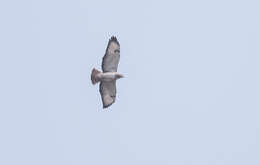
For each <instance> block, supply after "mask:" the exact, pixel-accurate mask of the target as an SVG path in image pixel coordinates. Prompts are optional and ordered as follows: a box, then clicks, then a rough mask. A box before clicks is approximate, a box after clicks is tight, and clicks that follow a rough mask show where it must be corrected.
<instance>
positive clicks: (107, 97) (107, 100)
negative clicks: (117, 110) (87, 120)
mask: <svg viewBox="0 0 260 165" xmlns="http://www.w3.org/2000/svg"><path fill="white" fill-rule="evenodd" d="M99 92H100V95H101V98H102V103H103V108H107V107H109V106H110V105H112V104H113V103H114V102H115V100H116V81H115V80H114V81H110V82H106V81H103V82H100V86H99Z"/></svg>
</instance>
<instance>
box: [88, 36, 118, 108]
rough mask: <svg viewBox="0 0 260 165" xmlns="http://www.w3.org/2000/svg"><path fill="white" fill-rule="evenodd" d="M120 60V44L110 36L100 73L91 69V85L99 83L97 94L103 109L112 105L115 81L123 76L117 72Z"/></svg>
mask: <svg viewBox="0 0 260 165" xmlns="http://www.w3.org/2000/svg"><path fill="white" fill-rule="evenodd" d="M119 59H120V44H119V42H118V41H117V39H116V37H114V36H112V37H111V38H110V40H109V41H108V45H107V49H106V53H105V55H104V57H103V61H102V71H103V72H100V71H98V70H97V69H95V68H93V69H92V72H91V81H92V84H93V85H95V84H96V83H98V82H100V85H99V92H100V94H101V98H102V103H103V108H107V107H109V106H110V105H112V104H113V103H114V102H115V100H116V80H117V79H119V78H122V77H123V75H122V74H120V73H118V72H117V66H118V63H119Z"/></svg>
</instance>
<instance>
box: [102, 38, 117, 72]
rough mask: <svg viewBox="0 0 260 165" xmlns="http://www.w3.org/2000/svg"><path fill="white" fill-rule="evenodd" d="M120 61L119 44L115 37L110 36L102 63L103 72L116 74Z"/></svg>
mask: <svg viewBox="0 0 260 165" xmlns="http://www.w3.org/2000/svg"><path fill="white" fill-rule="evenodd" d="M119 59H120V44H119V42H118V41H117V39H116V37H114V36H112V37H111V38H110V40H109V41H108V45H107V49H106V54H105V55H104V57H103V61H102V70H103V72H116V71H117V66H118V63H119Z"/></svg>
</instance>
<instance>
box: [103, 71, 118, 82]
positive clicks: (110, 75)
mask: <svg viewBox="0 0 260 165" xmlns="http://www.w3.org/2000/svg"><path fill="white" fill-rule="evenodd" d="M100 80H101V81H114V80H116V72H106V73H101V74H100Z"/></svg>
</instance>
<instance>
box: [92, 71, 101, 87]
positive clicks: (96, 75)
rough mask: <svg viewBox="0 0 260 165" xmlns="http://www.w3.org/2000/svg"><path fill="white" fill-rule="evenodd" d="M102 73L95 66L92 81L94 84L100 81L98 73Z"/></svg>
mask: <svg viewBox="0 0 260 165" xmlns="http://www.w3.org/2000/svg"><path fill="white" fill-rule="evenodd" d="M99 73H101V72H100V71H98V70H97V69H95V68H93V69H92V72H91V82H92V84H93V85H95V84H96V83H98V82H99V81H100V79H99V78H98V74H99Z"/></svg>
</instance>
